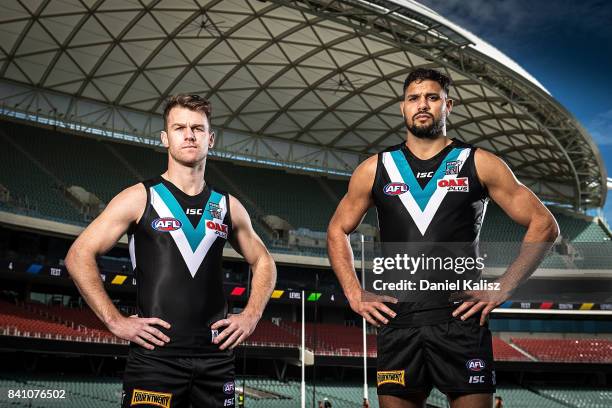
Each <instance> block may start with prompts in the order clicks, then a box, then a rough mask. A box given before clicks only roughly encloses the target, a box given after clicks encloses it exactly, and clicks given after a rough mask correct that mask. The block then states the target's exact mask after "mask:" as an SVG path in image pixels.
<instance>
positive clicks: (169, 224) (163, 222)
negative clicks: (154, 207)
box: [151, 217, 183, 232]
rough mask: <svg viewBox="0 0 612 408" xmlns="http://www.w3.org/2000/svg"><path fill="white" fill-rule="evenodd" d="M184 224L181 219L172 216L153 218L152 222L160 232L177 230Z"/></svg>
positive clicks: (152, 225)
mask: <svg viewBox="0 0 612 408" xmlns="http://www.w3.org/2000/svg"><path fill="white" fill-rule="evenodd" d="M182 226H183V224H182V223H181V222H180V221H179V220H177V219H176V218H172V217H163V218H156V219H154V220H153V222H151V227H153V229H154V230H156V231H159V232H171V231H176V230H177V229H180V228H181V227H182Z"/></svg>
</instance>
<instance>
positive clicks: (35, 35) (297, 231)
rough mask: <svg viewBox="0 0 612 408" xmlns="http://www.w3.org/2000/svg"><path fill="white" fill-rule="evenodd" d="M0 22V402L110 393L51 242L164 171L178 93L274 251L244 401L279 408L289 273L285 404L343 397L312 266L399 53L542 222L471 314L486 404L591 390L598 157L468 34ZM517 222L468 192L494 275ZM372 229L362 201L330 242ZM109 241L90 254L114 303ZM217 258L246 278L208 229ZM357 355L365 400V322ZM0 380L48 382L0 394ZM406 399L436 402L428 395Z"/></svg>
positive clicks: (187, 1)
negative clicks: (479, 315)
mask: <svg viewBox="0 0 612 408" xmlns="http://www.w3.org/2000/svg"><path fill="white" fill-rule="evenodd" d="M145 3H147V4H146V5H145ZM0 33H2V38H3V41H2V44H0V144H1V146H2V148H1V149H0V355H1V356H2V361H3V367H2V368H0V390H1V391H2V393H3V394H2V395H0V407H4V406H6V407H9V406H11V407H20V406H24V407H25V406H36V407H38V406H40V407H52V406H62V407H64V406H66V407H79V408H81V407H83V408H89V407H114V406H117V405H118V401H119V400H120V398H121V375H122V370H123V367H124V364H125V357H126V354H127V345H126V342H125V341H123V340H121V339H118V338H116V337H114V336H113V335H112V334H111V333H110V332H109V331H108V330H107V329H106V328H105V326H104V325H103V324H102V323H101V322H100V321H99V320H98V319H97V318H96V317H95V315H94V314H93V312H92V311H91V310H90V309H88V307H87V306H86V305H85V303H84V301H83V300H82V299H81V298H80V296H79V294H78V292H77V290H76V288H75V287H74V284H73V283H72V281H71V280H70V278H69V277H68V274H67V271H66V269H65V267H64V263H63V259H64V257H65V255H66V252H67V250H68V248H69V246H70V244H71V242H72V241H73V240H74V238H75V237H76V236H77V235H78V234H79V233H80V231H82V229H83V227H84V226H86V225H87V224H88V223H89V222H90V221H91V220H92V219H94V218H95V217H96V216H97V215H98V214H99V213H100V211H102V210H103V209H104V207H105V205H106V204H107V203H108V202H109V200H110V199H111V198H112V197H113V196H114V195H116V194H117V193H118V192H119V191H121V190H122V189H123V188H125V187H127V186H129V185H132V184H134V183H137V182H139V181H142V180H145V179H147V178H150V177H152V176H156V175H158V174H159V173H160V171H161V169H163V168H164V167H165V165H166V154H165V151H164V150H163V149H162V148H161V146H160V143H159V139H158V135H159V131H160V130H161V128H162V125H163V121H162V118H161V109H163V103H164V100H165V99H166V98H167V97H168V96H169V95H172V94H175V93H180V92H190V93H199V94H202V95H205V96H206V97H208V98H209V99H210V100H211V101H212V106H213V114H212V125H213V128H214V129H215V131H216V133H217V141H216V146H215V149H214V150H213V152H212V157H210V159H209V161H208V163H207V172H206V178H207V182H209V183H210V184H212V185H214V186H217V187H219V188H221V189H224V190H227V191H229V192H230V193H231V194H233V195H235V196H236V197H237V198H238V199H239V200H240V201H241V202H242V203H244V204H245V206H246V208H247V209H248V211H249V213H250V214H251V217H252V218H253V221H254V226H255V229H256V230H257V232H258V233H259V234H260V236H261V237H262V238H263V240H264V241H265V242H266V244H267V246H268V247H269V249H270V250H271V252H272V254H273V256H274V258H275V260H276V261H277V263H278V269H279V271H278V273H279V276H278V278H279V279H278V284H277V288H276V290H275V291H274V293H273V294H272V299H271V300H270V303H269V306H268V308H267V310H266V313H265V315H264V317H263V319H262V321H261V322H260V324H259V325H258V327H257V329H256V331H255V332H254V334H253V335H252V336H251V337H250V338H249V339H248V340H247V341H246V342H245V343H244V344H243V346H242V347H241V348H240V349H239V350H238V352H237V353H236V356H237V370H238V383H237V388H236V390H237V392H238V393H243V394H244V396H245V406H247V407H262V408H263V407H266V408H267V407H271V408H274V407H279V408H281V407H283V408H284V407H296V406H299V402H300V382H299V373H300V362H299V345H300V335H301V333H300V326H301V321H300V304H301V301H302V291H304V293H305V299H304V300H305V303H306V305H307V308H306V346H307V349H308V350H309V351H311V352H312V355H313V360H314V364H313V365H310V366H308V367H307V370H306V382H307V389H306V394H307V405H308V406H315V404H316V401H319V400H322V399H323V398H326V397H327V398H329V399H330V400H331V401H332V402H333V406H334V407H356V406H360V404H361V401H362V397H363V393H364V390H363V386H362V384H363V362H364V346H363V340H362V338H363V333H362V330H361V327H362V326H361V324H362V322H361V319H358V316H357V315H355V314H354V313H353V312H352V311H351V310H350V308H349V307H348V304H347V302H346V299H345V298H344V295H343V294H342V290H341V289H340V287H339V284H338V282H337V281H336V279H335V277H334V274H333V272H332V271H331V269H330V266H329V262H328V260H327V257H326V249H325V230H326V227H327V224H328V221H329V219H330V217H331V215H332V213H333V211H334V209H335V207H336V205H337V203H338V201H339V200H340V199H341V197H342V196H343V195H344V194H345V192H346V189H347V185H348V177H349V176H350V173H351V172H352V170H353V169H354V168H355V167H356V166H357V164H359V163H360V162H361V161H362V160H363V159H364V158H366V157H368V156H369V155H371V154H373V153H375V152H378V151H380V150H383V149H384V148H386V147H388V146H390V145H394V144H397V143H399V142H401V141H402V140H404V138H405V130H404V127H403V123H402V121H401V116H400V115H399V112H398V110H397V104H398V102H399V100H400V97H401V90H402V84H403V81H404V78H405V76H406V75H407V73H408V72H410V71H411V70H412V69H414V68H416V67H431V68H436V69H440V70H442V71H444V72H446V73H448V74H449V75H450V76H451V77H452V78H453V79H454V85H453V87H452V88H451V96H452V97H453V99H455V101H456V107H455V108H454V110H453V115H452V116H451V117H450V123H449V125H450V129H449V135H450V136H452V137H456V138H458V139H460V140H464V141H466V142H469V143H474V144H476V145H477V146H479V147H482V148H485V149H488V150H490V151H492V152H494V153H495V154H497V155H499V156H500V157H502V158H503V159H504V160H505V161H506V162H507V163H508V164H509V165H510V167H511V168H512V169H513V170H514V172H515V173H516V175H517V177H519V179H520V180H521V181H522V182H523V183H525V184H526V185H527V186H529V187H530V188H531V189H532V190H533V191H534V192H535V193H536V194H538V196H539V197H540V198H541V199H542V200H543V201H544V202H545V203H546V205H547V206H548V208H549V209H550V210H551V211H552V212H553V214H554V215H555V217H556V219H557V221H558V222H559V225H560V230H561V237H560V239H559V240H558V242H557V243H556V244H555V246H554V248H553V250H552V251H551V253H550V254H549V255H548V256H547V257H546V259H545V260H544V262H543V263H542V265H541V267H540V268H539V269H538V270H537V271H536V272H535V274H534V277H533V278H532V279H530V280H529V281H528V282H527V283H526V284H525V285H524V286H523V287H522V288H521V289H520V290H519V291H517V292H516V293H515V294H514V296H513V298H512V299H510V300H509V301H508V302H506V303H504V304H503V305H502V306H501V307H500V308H498V309H497V310H495V311H494V313H493V315H492V318H491V321H490V328H491V330H492V331H493V334H494V339H493V346H494V356H495V360H496V370H497V376H498V382H499V387H498V392H497V394H499V395H502V396H503V398H504V401H505V403H506V406H508V407H544V408H546V407H550V408H555V407H584V408H603V407H610V406H612V392H611V391H610V385H611V384H612V377H611V373H612V369H611V367H612V319H610V317H611V316H612V298H611V297H610V293H612V242H611V239H612V232H611V231H610V228H609V225H608V224H607V222H606V220H605V219H604V218H603V217H601V215H600V214H601V212H600V211H599V210H600V209H601V208H602V207H603V205H604V203H605V199H606V194H607V188H608V184H609V182H607V178H606V174H605V166H604V163H603V162H602V159H601V157H600V154H599V151H598V149H597V146H596V145H595V144H594V142H593V140H592V138H591V137H590V135H589V134H588V133H587V132H586V131H585V130H584V129H583V128H582V126H581V125H580V123H578V121H577V120H576V119H575V118H574V117H573V116H572V115H571V114H570V113H569V112H568V111H567V110H566V109H565V108H564V107H563V106H561V105H560V104H559V103H558V102H557V101H556V100H555V99H554V98H553V97H552V96H551V95H550V93H549V92H548V91H547V90H546V89H545V88H544V87H543V86H542V85H541V84H540V83H539V82H538V81H537V80H536V79H535V78H533V77H532V76H531V75H530V74H529V73H527V72H526V71H525V70H523V69H522V68H521V67H520V66H519V65H518V64H516V63H515V62H514V61H512V60H511V59H509V58H508V57H507V56H505V55H503V54H502V53H501V52H499V51H498V50H496V49H495V48H493V47H492V46H491V45H489V44H487V43H486V42H485V41H483V40H482V39H480V38H477V37H475V36H474V35H473V34H471V33H469V32H467V31H466V30H465V29H463V28H461V27H459V26H457V25H455V24H453V23H452V22H450V21H448V20H447V19H445V18H444V17H443V16H440V15H438V14H436V13H435V12H434V11H432V10H430V9H428V8H426V7H424V6H422V5H420V4H419V3H416V2H414V1H410V0H398V1H378V0H376V1H373V0H372V1H362V0H359V1H334V2H328V1H292V2H289V1H284V0H268V1H258V0H225V1H216V0H210V1H208V0H201V1H195V0H172V1H170V0H169V1H162V0H160V1H158V0H155V1H151V2H141V1H129V0H123V1H112V0H100V1H96V2H93V1H81V0H49V1H43V2H23V1H8V2H5V4H3V15H2V16H1V17H0ZM523 233H524V230H523V229H522V227H520V226H517V225H516V224H515V223H513V222H512V221H511V220H510V219H509V218H508V217H507V216H506V215H505V214H504V213H503V212H502V211H501V209H499V208H498V207H496V206H495V205H494V204H490V205H489V207H488V209H487V215H486V218H485V222H484V225H483V229H482V232H481V240H482V242H483V248H485V249H488V250H490V251H491V252H490V253H491V254H492V255H491V256H490V257H489V261H490V263H489V264H488V267H487V270H486V271H485V274H488V275H489V276H492V277H494V276H498V275H499V274H501V273H502V272H503V270H504V268H503V267H504V265H507V263H508V262H509V261H510V260H511V258H512V248H517V247H518V243H519V241H520V240H521V238H522V235H523ZM377 235H378V232H377V220H376V214H375V213H374V212H373V211H371V212H369V213H368V214H367V215H366V217H365V219H364V221H363V222H362V224H361V226H360V227H359V229H358V231H357V232H356V233H355V234H353V236H352V238H351V241H352V245H353V249H354V251H355V255H356V258H359V257H360V255H361V252H362V250H363V247H362V246H361V236H363V237H364V241H366V242H376V241H377V239H378V237H377ZM126 246H127V241H126V239H125V237H124V238H123V239H122V240H121V241H120V243H119V245H118V246H117V247H116V248H114V249H112V250H111V251H110V252H109V253H107V254H106V255H104V256H102V257H100V259H99V260H98V264H99V267H100V270H101V273H102V278H103V280H104V283H105V287H106V288H107V290H108V292H109V294H110V295H111V297H112V299H113V301H114V302H115V303H116V305H117V306H118V307H119V308H120V310H122V312H124V313H125V314H132V313H133V312H134V310H135V284H136V281H135V278H134V276H133V273H132V270H131V266H130V265H131V264H130V260H129V255H128V252H127V247H126ZM224 257H225V258H226V261H225V263H224V274H225V284H224V289H225V293H226V296H227V298H228V300H229V303H230V308H231V310H234V311H239V310H241V308H242V307H244V305H245V301H246V299H247V294H248V280H249V276H250V274H249V271H248V268H247V265H246V264H245V263H244V262H243V261H242V260H241V257H240V256H239V255H238V254H237V253H236V252H235V251H234V250H233V249H231V248H230V247H229V246H228V247H227V248H225V250H224ZM357 264H358V266H359V267H360V266H361V263H360V262H359V261H357ZM365 354H366V355H365V360H366V362H367V367H368V368H367V370H366V372H367V380H368V384H369V387H368V389H367V393H368V395H369V397H370V401H371V404H372V406H373V407H378V401H377V399H376V387H375V378H376V375H375V366H376V331H375V328H373V327H368V328H367V334H366V350H365ZM20 389H21V390H23V389H41V390H65V398H56V399H50V400H41V399H31V400H29V399H27V398H26V399H20V398H10V399H9V397H8V390H20ZM428 405H429V406H431V407H439V408H442V407H446V406H447V402H446V398H445V396H444V395H443V394H441V393H440V392H439V391H437V390H434V391H433V392H432V394H431V396H430V398H429V400H428Z"/></svg>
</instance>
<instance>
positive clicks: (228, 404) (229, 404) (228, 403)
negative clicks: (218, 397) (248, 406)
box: [223, 397, 234, 407]
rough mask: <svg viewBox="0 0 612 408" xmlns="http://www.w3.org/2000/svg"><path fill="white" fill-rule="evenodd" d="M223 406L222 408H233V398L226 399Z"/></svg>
mask: <svg viewBox="0 0 612 408" xmlns="http://www.w3.org/2000/svg"><path fill="white" fill-rule="evenodd" d="M223 406H224V407H233V406H234V397H232V398H226V399H225V401H223Z"/></svg>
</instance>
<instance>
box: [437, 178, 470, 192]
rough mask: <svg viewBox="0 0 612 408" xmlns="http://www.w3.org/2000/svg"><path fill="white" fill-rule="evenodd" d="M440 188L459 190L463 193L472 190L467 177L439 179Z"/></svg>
mask: <svg viewBox="0 0 612 408" xmlns="http://www.w3.org/2000/svg"><path fill="white" fill-rule="evenodd" d="M438 188H444V189H446V191H459V192H462V193H467V192H469V191H470V185H469V183H468V178H467V177H458V178H454V179H441V180H438Z"/></svg>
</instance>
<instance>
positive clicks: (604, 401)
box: [535, 386, 612, 408]
mask: <svg viewBox="0 0 612 408" xmlns="http://www.w3.org/2000/svg"><path fill="white" fill-rule="evenodd" d="M535 389H536V391H537V392H538V393H539V394H540V395H543V396H546V397H549V398H553V399H555V400H557V401H561V402H563V403H564V404H567V405H568V406H574V407H590V408H609V407H612V391H611V390H597V389H588V388H587V389H583V388H578V387H571V388H561V387H541V386H538V387H536V388H535Z"/></svg>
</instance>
